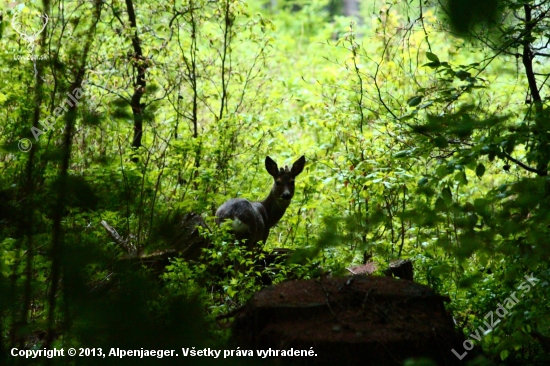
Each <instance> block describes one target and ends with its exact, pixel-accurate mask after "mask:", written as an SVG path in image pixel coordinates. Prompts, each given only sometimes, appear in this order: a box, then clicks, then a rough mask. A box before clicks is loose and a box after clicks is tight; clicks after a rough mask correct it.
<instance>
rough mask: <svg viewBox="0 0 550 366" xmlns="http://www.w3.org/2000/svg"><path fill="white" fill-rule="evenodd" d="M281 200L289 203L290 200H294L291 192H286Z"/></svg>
mask: <svg viewBox="0 0 550 366" xmlns="http://www.w3.org/2000/svg"><path fill="white" fill-rule="evenodd" d="M281 198H282V199H284V200H287V201H288V200H290V199H292V193H290V192H289V191H285V192H283V194H282V195H281Z"/></svg>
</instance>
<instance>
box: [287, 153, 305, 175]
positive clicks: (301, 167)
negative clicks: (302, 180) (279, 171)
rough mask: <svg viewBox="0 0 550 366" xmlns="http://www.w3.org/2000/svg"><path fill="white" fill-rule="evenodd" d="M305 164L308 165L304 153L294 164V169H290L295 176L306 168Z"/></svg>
mask: <svg viewBox="0 0 550 366" xmlns="http://www.w3.org/2000/svg"><path fill="white" fill-rule="evenodd" d="M304 165H306V157H305V156H303V155H302V157H300V159H298V160H296V161H295V162H294V164H292V169H290V172H291V173H292V175H293V176H297V175H298V174H300V173H301V172H302V170H304Z"/></svg>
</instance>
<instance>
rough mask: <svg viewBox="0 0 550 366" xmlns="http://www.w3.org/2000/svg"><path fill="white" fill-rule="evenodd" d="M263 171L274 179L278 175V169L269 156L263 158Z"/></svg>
mask: <svg viewBox="0 0 550 366" xmlns="http://www.w3.org/2000/svg"><path fill="white" fill-rule="evenodd" d="M265 170H267V172H268V173H269V174H270V175H271V176H272V177H276V176H277V175H278V174H279V167H277V163H276V162H274V161H273V159H271V158H270V157H269V156H266V157H265Z"/></svg>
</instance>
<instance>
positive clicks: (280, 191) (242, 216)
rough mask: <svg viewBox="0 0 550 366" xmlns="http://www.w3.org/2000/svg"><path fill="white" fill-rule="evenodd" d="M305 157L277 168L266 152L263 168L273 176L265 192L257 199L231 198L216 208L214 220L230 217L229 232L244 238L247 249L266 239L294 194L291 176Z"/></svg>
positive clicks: (299, 171) (220, 221)
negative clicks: (270, 185)
mask: <svg viewBox="0 0 550 366" xmlns="http://www.w3.org/2000/svg"><path fill="white" fill-rule="evenodd" d="M305 162H306V159H305V157H303V156H302V157H301V158H299V159H298V160H297V161H296V162H295V163H294V164H293V165H292V168H291V169H288V167H285V168H281V169H278V167H277V163H275V162H274V161H273V160H272V159H271V158H270V157H269V156H268V157H266V158H265V168H266V170H267V172H268V173H269V174H270V175H271V176H272V177H273V180H274V183H273V187H272V188H271V192H270V193H269V195H268V196H267V197H266V199H264V200H263V201H260V202H251V201H249V200H246V199H243V198H232V199H230V200H229V201H227V202H225V203H224V204H223V205H221V206H220V207H219V208H218V210H217V211H216V222H217V223H218V224H220V223H222V222H223V221H225V220H232V221H233V222H232V232H233V234H234V235H235V238H236V239H237V240H239V241H241V242H242V241H245V242H246V246H247V248H249V249H252V248H254V246H255V245H256V243H258V242H259V241H263V242H264V243H265V242H266V240H267V238H268V236H269V230H270V229H271V228H272V227H273V226H275V225H276V224H277V223H278V222H279V220H281V218H282V217H283V215H284V214H285V211H286V209H287V207H288V206H289V205H290V201H291V199H292V197H293V196H294V178H295V177H296V176H297V175H298V174H300V173H301V172H302V170H303V169H304V165H305Z"/></svg>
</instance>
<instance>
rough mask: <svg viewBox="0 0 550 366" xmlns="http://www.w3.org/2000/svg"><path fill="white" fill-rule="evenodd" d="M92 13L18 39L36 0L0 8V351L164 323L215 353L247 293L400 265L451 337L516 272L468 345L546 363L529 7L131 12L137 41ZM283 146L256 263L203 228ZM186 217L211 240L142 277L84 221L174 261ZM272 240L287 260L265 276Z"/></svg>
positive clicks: (543, 179)
mask: <svg viewBox="0 0 550 366" xmlns="http://www.w3.org/2000/svg"><path fill="white" fill-rule="evenodd" d="M470 3H471V4H470ZM101 4H102V2H98V3H94V2H77V1H72V2H64V3H63V4H61V3H59V2H57V1H53V2H51V6H50V9H48V11H49V12H50V13H49V21H48V24H47V27H46V28H45V30H44V33H41V34H43V35H44V37H43V38H36V39H26V38H22V36H21V34H19V33H17V32H16V31H15V29H14V28H13V27H10V26H7V25H6V24H7V20H10V19H12V17H13V16H14V15H18V16H19V18H18V19H19V21H20V23H19V26H20V27H19V28H18V29H21V30H24V31H25V30H26V31H29V32H30V31H31V30H32V29H34V30H35V31H36V29H35V28H36V27H37V26H38V25H39V24H40V22H38V20H39V19H40V18H37V16H38V15H40V14H42V13H44V9H42V8H41V5H40V4H39V3H37V2H30V3H28V4H20V5H18V6H16V7H5V8H2V22H1V23H0V35H1V38H0V58H1V59H2V63H1V66H0V68H1V69H2V71H3V75H5V77H4V78H2V80H0V107H1V108H0V110H1V114H2V116H1V119H0V120H1V121H2V122H0V136H1V137H0V145H1V146H0V147H1V151H2V155H0V171H1V172H2V175H1V178H0V293H2V294H5V295H3V296H1V297H0V318H1V319H2V322H0V324H1V325H0V357H2V356H1V355H2V354H3V353H2V350H5V349H8V348H9V347H10V346H11V345H13V344H24V345H26V346H27V347H41V346H44V345H46V344H48V342H49V344H52V342H54V343H53V344H63V345H64V346H65V347H68V346H70V345H81V346H88V347H91V346H94V347H99V346H102V345H105V346H109V347H112V346H114V344H115V343H116V339H118V338H119V337H122V336H128V335H129V338H128V339H127V343H126V345H129V346H132V347H139V348H140V347H143V346H144V345H145V344H144V343H143V342H146V340H145V338H141V337H142V336H141V335H140V334H142V335H143V337H145V335H147V337H148V338H147V339H150V336H152V335H153V334H154V335H159V334H160V335H162V333H163V331H164V330H165V329H166V337H165V338H159V339H162V340H163V341H166V342H168V343H167V344H172V343H173V344H174V345H176V344H177V347H175V348H180V347H182V346H183V345H185V344H186V343H185V342H192V340H190V338H189V337H190V335H191V334H195V333H196V334H198V335H201V337H202V340H201V342H204V343H201V344H207V343H208V342H214V343H215V342H216V341H217V340H222V341H223V340H225V338H226V336H227V334H226V332H225V331H224V330H221V328H218V326H217V325H216V322H215V320H214V319H215V317H216V316H217V315H222V314H225V313H227V312H229V311H231V310H232V309H235V308H236V307H238V306H240V305H242V304H243V303H244V302H245V301H246V300H247V299H248V298H250V296H251V295H252V294H253V293H254V292H255V291H257V290H259V289H261V288H262V287H263V286H264V284H265V283H266V282H269V281H270V282H272V283H278V282H281V281H284V280H288V279H299V278H311V277H314V276H317V275H319V274H320V273H321V272H325V273H327V272H328V273H331V274H334V275H337V274H341V273H345V268H346V267H348V266H349V265H352V264H359V263H361V262H362V261H363V260H364V258H365V257H367V256H368V255H372V258H373V260H374V261H375V262H376V263H378V264H379V267H380V268H381V269H383V268H384V267H385V266H386V265H387V264H388V263H389V262H390V261H391V260H394V259H398V258H411V259H413V260H414V266H415V279H416V280H417V281H419V282H422V283H426V284H428V285H430V286H431V287H433V288H434V289H436V290H437V291H438V292H440V293H442V294H447V295H448V296H449V297H450V298H451V299H452V302H451V303H450V305H449V309H450V310H452V311H453V313H454V316H455V320H456V322H457V325H458V327H460V328H461V329H462V330H464V333H465V336H466V337H469V335H470V334H471V333H472V332H475V329H478V327H479V326H480V325H482V324H483V321H484V317H485V315H486V314H487V313H488V312H490V311H495V309H496V308H497V306H498V304H499V303H501V302H502V301H504V300H505V299H506V298H508V297H509V296H510V295H511V294H512V293H513V292H514V291H517V287H518V286H519V285H520V284H521V283H522V281H524V276H525V275H529V274H531V273H532V274H533V276H535V277H536V278H538V279H540V283H539V284H538V285H537V286H535V287H533V289H532V290H531V291H530V292H529V293H528V294H526V296H525V297H523V298H522V299H521V301H519V302H518V303H517V304H516V305H515V307H514V309H513V311H512V312H511V313H510V314H509V315H508V316H507V317H505V318H503V319H502V320H501V324H500V325H499V327H497V328H495V329H494V330H493V331H492V332H490V333H488V334H486V335H484V336H483V337H481V339H479V340H475V341H474V343H476V344H477V345H479V346H481V347H482V348H483V350H484V352H485V353H486V355H487V357H488V358H489V359H491V360H493V361H494V362H504V363H510V364H512V363H513V362H523V363H529V362H531V363H534V362H541V363H542V362H547V361H548V357H547V355H546V353H547V350H545V349H544V348H543V347H544V343H543V342H544V339H548V338H545V337H550V328H549V327H550V324H548V320H547V319H549V318H550V317H548V314H549V311H550V309H549V308H548V305H547V304H548V298H549V296H550V292H549V291H550V290H549V287H548V281H549V278H550V273H549V272H548V262H549V259H550V258H549V254H548V253H550V250H549V249H550V248H549V244H548V243H549V242H550V240H549V239H550V238H549V236H550V232H549V223H550V221H549V220H550V211H549V207H550V201H549V200H550V198H549V188H550V186H549V182H548V163H549V161H550V147H549V146H550V145H549V142H550V139H549V136H548V128H547V124H548V120H549V113H548V106H547V102H548V97H547V96H546V95H545V93H546V89H547V88H546V83H547V79H548V78H547V76H548V73H549V72H550V71H549V70H548V65H547V63H546V61H545V60H546V58H545V57H546V56H547V55H546V53H547V51H548V50H547V46H546V45H547V44H548V42H547V41H548V37H547V29H548V17H547V16H545V15H546V14H547V12H548V4H547V2H545V1H543V2H539V3H535V2H533V1H523V2H508V1H504V0H502V1H498V2H497V1H489V2H483V4H482V5H480V4H478V2H476V3H475V4H474V5H472V4H473V3H472V2H471V1H470V2H468V1H466V2H464V1H462V2H461V1H449V2H447V3H446V4H444V8H440V7H439V3H437V2H432V1H428V2H422V3H418V4H416V3H415V4H412V5H408V3H406V2H401V3H400V2H396V3H395V4H389V3H388V4H386V3H383V2H378V1H377V2H372V3H369V4H368V5H364V6H363V8H362V10H361V14H362V19H361V22H359V24H355V23H354V22H350V19H348V18H344V17H341V16H337V15H335V14H334V13H335V12H336V11H337V10H336V9H337V6H335V5H338V4H335V3H334V2H330V3H329V2H328V1H308V2H303V1H300V2H271V3H270V5H269V8H266V7H265V4H263V3H260V2H255V1H250V2H244V1H240V0H224V1H217V2H211V1H210V2H209V1H203V0H189V1H184V2H178V3H176V4H172V3H164V2H156V1H154V2H150V3H146V2H141V3H134V4H133V6H134V13H135V23H136V25H135V27H134V26H132V24H131V23H132V22H131V20H130V19H129V13H130V12H129V11H128V9H127V4H128V2H122V1H114V2H111V3H109V4H104V5H103V6H101ZM477 5H480V6H477ZM329 12H332V13H331V14H330V15H329ZM69 14H70V16H69ZM446 16H449V17H450V20H451V23H450V24H449V27H450V30H449V29H447V28H449V27H447V24H446V23H445V22H443V23H442V22H440V20H441V19H445V17H446ZM528 18H530V20H529V19H528ZM10 22H11V20H10ZM37 22H38V23H37ZM33 27H34V28H33ZM454 31H458V32H459V33H460V34H461V35H463V36H464V35H467V37H465V38H454V36H453V34H455V33H454ZM29 34H30V33H29ZM39 37H40V36H39ZM136 37H138V38H139V40H137V39H136ZM30 41H33V42H30ZM29 42H30V43H29ZM136 42H137V43H138V44H139V45H140V47H141V51H142V55H141V56H139V55H137V51H136V49H135V44H136ZM87 47H88V48H87ZM87 49H88V51H86V50H87ZM30 53H33V54H32V55H33V56H41V57H40V58H38V59H37V60H35V61H33V60H27V59H24V58H23V59H18V58H19V57H21V56H24V57H26V56H29V55H30ZM140 70H146V71H145V72H144V73H143V74H142V75H141V76H143V77H144V80H145V86H143V85H142V84H140V82H141V81H143V80H140ZM79 80H81V81H85V83H84V84H85V85H84V86H83V87H82V88H83V90H84V91H85V92H84V95H83V96H82V97H81V98H80V99H79V100H78V102H79V103H78V105H77V107H76V109H75V110H70V105H69V104H67V102H66V101H67V100H68V101H69V102H70V101H71V99H67V98H68V96H67V93H69V92H70V91H71V90H72V89H71V88H72V86H73V84H74V83H76V82H78V81H79ZM136 93H138V94H139V93H142V95H141V97H140V99H139V105H137V108H136V105H135V104H133V103H134V102H135V100H136V95H137V94H136ZM58 112H59V113H58ZM48 118H52V119H51V120H50V119H48ZM45 121H50V123H45ZM140 121H141V122H142V123H143V126H142V127H143V134H142V135H141V145H140V146H139V147H137V146H133V137H134V134H135V131H136V130H137V129H136V128H137V124H138V123H139V122H140ZM33 126H34V127H35V128H38V129H40V134H39V136H37V137H35V136H36V131H35V134H33V132H32V131H31V127H33ZM33 131H34V130H33ZM23 138H27V139H29V141H30V142H31V143H32V149H31V151H29V152H22V151H20V150H19V149H18V146H20V145H19V144H18V143H19V141H20V140H21V139H23ZM67 142H70V143H69V144H68V143H67ZM302 154H304V155H305V156H306V159H307V162H308V163H307V166H306V169H305V171H304V173H303V174H301V175H300V176H299V177H298V178H297V180H296V195H295V197H294V198H293V200H292V204H291V206H290V207H289V209H288V210H287V212H286V214H285V216H284V217H283V219H282V220H281V221H280V223H279V224H278V225H277V226H276V227H275V228H273V229H272V230H271V233H270V237H269V239H268V241H267V243H263V244H262V245H261V249H263V250H264V251H262V250H260V248H258V250H255V251H252V252H247V251H246V249H244V248H243V247H242V246H240V245H238V244H237V243H235V242H234V240H233V239H232V238H231V237H230V236H228V235H227V230H226V228H225V229H224V228H221V229H218V228H217V226H216V225H215V224H214V223H213V220H212V216H213V214H214V212H215V210H216V208H217V207H218V206H219V205H220V204H221V203H222V202H224V201H225V200H226V199H228V198H231V197H237V196H238V197H244V198H249V199H252V200H258V199H261V198H263V197H264V196H266V195H267V193H268V190H269V187H270V185H271V184H272V182H271V178H270V177H269V175H268V174H267V173H266V172H265V169H264V166H263V160H264V158H265V156H266V155H271V156H272V157H273V158H276V160H277V161H282V162H284V163H283V165H284V164H290V163H291V162H292V161H294V160H295V159H296V157H298V156H300V155H302ZM192 211H193V212H197V213H199V214H202V215H203V217H204V218H205V219H206V221H207V222H208V223H209V226H210V229H211V231H204V232H203V235H206V236H207V237H208V238H209V240H210V241H211V243H212V245H211V246H210V247H208V248H206V249H205V250H204V251H203V252H202V256H201V258H200V259H199V260H197V261H185V260H183V259H181V258H178V257H177V256H175V257H174V258H171V262H170V264H169V265H168V266H167V267H166V269H165V270H164V271H163V274H162V275H161V279H160V280H159V279H158V273H156V272H154V271H152V270H150V269H145V268H143V267H142V266H141V265H140V264H137V263H131V260H130V259H128V258H126V257H125V256H126V255H127V253H124V251H123V250H122V249H121V247H120V246H119V245H116V244H115V243H113V242H111V241H110V240H111V239H110V237H109V236H108V235H107V234H106V233H105V231H104V230H103V227H102V226H101V221H102V220H105V221H106V222H107V223H109V224H110V225H111V226H113V227H115V228H116V229H117V231H118V232H119V233H120V235H121V236H122V237H123V238H127V239H129V240H130V241H131V243H132V244H133V245H135V246H136V248H138V250H139V251H140V252H142V253H148V254H151V253H155V252H156V251H159V250H170V249H174V248H172V246H173V245H174V244H173V243H174V240H175V239H174V238H175V236H177V222H178V221H177V219H178V218H179V217H181V216H178V215H179V214H181V213H188V212H192ZM279 247H283V248H285V249H292V250H295V251H296V252H295V255H294V256H293V257H292V258H291V259H290V260H289V261H287V262H276V263H273V264H270V265H268V266H263V265H262V263H264V262H265V260H266V256H267V253H268V252H269V250H270V249H273V248H279ZM56 278H57V280H56ZM267 280H269V281H267ZM52 293H53V295H55V296H51V294H52ZM96 309H100V310H96ZM203 313H205V315H203ZM118 319H120V322H118V323H117V320H118ZM135 319H142V320H143V321H142V322H138V323H136V324H134V320H135ZM201 319H203V320H204V319H205V320H204V322H203V320H201ZM54 320H55V321H54ZM113 324H119V325H113ZM182 324H186V325H182ZM186 326H188V327H189V329H191V330H189V331H188V332H180V331H179V330H180V329H183V328H182V327H186ZM201 329H207V330H208V331H206V332H202V331H201ZM44 334H57V335H58V336H56V337H54V339H50V340H48V339H47V337H44ZM61 335H63V337H61ZM168 338H170V339H168ZM541 340H542V341H541ZM55 342H57V343H55ZM140 342H141V343H140ZM159 342H160V341H159ZM170 342H172V343H170ZM197 342H198V341H197ZM159 344H160V343H159ZM198 344H199V343H193V346H198ZM147 345H148V346H151V345H152V344H151V343H150V342H149V341H148V340H147ZM162 348H168V347H165V346H163V347H162ZM4 361H5V360H4V359H1V358H0V363H1V364H5V362H4ZM10 362H12V363H14V362H17V361H13V360H10ZM82 362H85V361H82ZM412 363H415V364H416V363H418V364H428V361H425V362H424V361H414V362H412V361H411V364H412Z"/></svg>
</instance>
